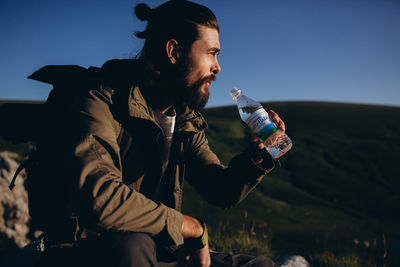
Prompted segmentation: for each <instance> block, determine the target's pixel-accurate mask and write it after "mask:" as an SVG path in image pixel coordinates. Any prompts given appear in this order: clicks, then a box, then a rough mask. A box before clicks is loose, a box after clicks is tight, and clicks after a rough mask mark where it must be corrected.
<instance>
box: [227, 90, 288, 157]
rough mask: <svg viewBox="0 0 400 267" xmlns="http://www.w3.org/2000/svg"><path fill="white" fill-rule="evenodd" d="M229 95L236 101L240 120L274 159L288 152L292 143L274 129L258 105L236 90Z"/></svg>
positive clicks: (274, 126) (273, 125) (266, 114)
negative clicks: (262, 143) (261, 142)
mask: <svg viewBox="0 0 400 267" xmlns="http://www.w3.org/2000/svg"><path fill="white" fill-rule="evenodd" d="M230 94H231V96H232V98H233V100H235V101H236V104H237V107H238V109H239V114H240V117H241V119H242V120H243V121H244V122H245V123H246V124H247V125H248V126H249V127H250V129H251V130H252V131H253V132H254V133H256V134H257V136H258V137H259V138H260V139H261V140H262V141H263V142H264V145H265V148H266V149H267V151H268V153H269V154H270V155H271V156H272V157H273V158H274V159H277V158H279V157H281V156H282V155H283V154H285V153H286V152H288V151H289V149H290V148H291V147H292V141H291V140H290V138H289V137H288V136H287V135H286V134H285V133H284V132H282V131H281V130H280V129H278V128H277V127H276V125H275V124H274V123H273V122H272V121H271V119H270V118H269V116H268V113H267V112H266V111H265V109H264V108H263V106H262V105H261V104H260V103H258V102H257V101H254V100H253V99H251V98H249V97H247V96H245V95H243V94H242V91H241V90H240V89H238V88H233V89H232V90H231V93H230Z"/></svg>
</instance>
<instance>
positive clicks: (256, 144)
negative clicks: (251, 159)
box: [250, 110, 286, 164]
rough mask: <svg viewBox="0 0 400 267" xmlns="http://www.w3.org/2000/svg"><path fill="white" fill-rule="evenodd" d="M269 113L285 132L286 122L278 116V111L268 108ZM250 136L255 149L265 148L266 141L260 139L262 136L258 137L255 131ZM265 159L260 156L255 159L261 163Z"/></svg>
mask: <svg viewBox="0 0 400 267" xmlns="http://www.w3.org/2000/svg"><path fill="white" fill-rule="evenodd" d="M267 113H268V116H269V117H270V119H271V120H272V122H273V123H274V124H275V125H276V126H277V127H278V129H279V130H281V131H282V132H285V130H286V127H285V123H284V122H283V120H282V119H281V118H280V117H279V116H278V114H276V112H275V111H273V110H268V111H267ZM250 138H251V142H252V145H253V147H254V149H255V150H259V151H261V150H263V149H264V148H265V145H264V143H263V142H262V141H261V140H260V138H258V137H257V135H256V134H255V133H253V132H251V134H250ZM263 160H264V159H263V158H259V159H256V160H255V161H256V163H257V164H260V163H261V162H263Z"/></svg>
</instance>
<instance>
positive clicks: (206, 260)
mask: <svg viewBox="0 0 400 267" xmlns="http://www.w3.org/2000/svg"><path fill="white" fill-rule="evenodd" d="M190 259H191V261H192V264H193V265H194V266H199V267H209V266H210V265H211V257H210V250H209V248H208V244H207V245H206V246H205V247H204V248H202V249H198V250H196V251H195V252H194V253H193V254H192V255H191V258H190Z"/></svg>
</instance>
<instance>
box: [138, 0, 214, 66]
mask: <svg viewBox="0 0 400 267" xmlns="http://www.w3.org/2000/svg"><path fill="white" fill-rule="evenodd" d="M135 14H136V17H137V18H138V19H140V20H141V21H148V24H147V27H146V29H145V30H144V31H142V32H136V33H135V35H136V36H137V37H138V38H141V39H145V43H144V46H143V48H142V50H141V51H140V53H139V54H138V55H137V56H136V58H137V59H141V60H142V61H143V62H145V63H146V65H148V64H150V65H151V68H152V69H155V70H160V67H161V65H162V64H163V62H166V60H167V55H166V53H165V44H166V42H167V41H168V40H170V39H175V40H177V41H178V42H179V44H180V46H181V48H182V49H183V51H182V52H183V53H184V54H185V53H188V52H189V50H190V47H191V45H192V43H193V42H194V41H195V40H196V39H197V38H198V35H199V31H198V27H197V26H198V25H203V26H206V27H210V28H214V29H216V30H217V31H219V25H218V21H217V18H216V17H215V15H214V13H213V12H212V11H211V10H210V9H209V8H207V7H205V6H202V5H199V4H196V3H193V2H190V1H185V0H170V1H168V2H166V3H164V4H162V5H160V6H159V7H157V8H154V9H152V8H150V7H149V6H148V5H147V4H144V3H141V4H138V5H137V6H136V7H135Z"/></svg>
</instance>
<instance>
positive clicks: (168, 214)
mask: <svg viewBox="0 0 400 267" xmlns="http://www.w3.org/2000/svg"><path fill="white" fill-rule="evenodd" d="M74 117H75V119H74V120H73V124H74V125H73V126H72V124H71V127H73V128H74V129H76V128H78V129H80V130H79V132H83V133H84V134H83V135H82V136H76V133H75V138H73V139H75V141H72V142H73V146H72V147H73V151H71V154H72V158H73V159H72V165H71V166H72V172H73V176H72V177H76V179H77V180H76V181H75V182H76V188H77V190H76V192H75V193H76V197H75V202H76V203H73V204H74V207H75V209H76V210H77V213H78V217H79V218H80V221H81V219H82V220H83V222H84V223H85V224H88V225H90V226H91V227H95V228H96V229H100V230H116V231H133V232H144V233H149V234H151V235H157V234H159V233H160V232H162V233H163V235H164V234H165V233H167V235H168V236H169V237H170V238H171V241H172V242H173V244H174V245H176V246H178V245H180V244H182V243H183V237H182V234H181V227H182V221H183V217H182V214H181V213H179V212H178V211H176V210H174V209H172V208H169V207H167V206H165V205H163V204H161V203H156V202H154V201H152V200H150V199H149V198H147V197H146V196H144V195H143V194H141V193H139V192H137V191H135V190H134V189H132V188H130V187H128V186H127V185H126V184H124V183H123V182H122V172H121V159H120V155H119V146H118V143H117V134H118V132H119V129H118V123H116V121H115V120H114V118H113V116H112V113H111V111H110V108H109V103H108V99H107V98H106V97H105V96H104V95H103V94H101V93H99V92H98V91H91V92H90V93H89V97H88V100H87V101H86V103H84V105H82V108H81V109H80V111H79V114H76V116H74ZM75 132H76V131H75ZM71 136H74V132H72V131H71Z"/></svg>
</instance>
